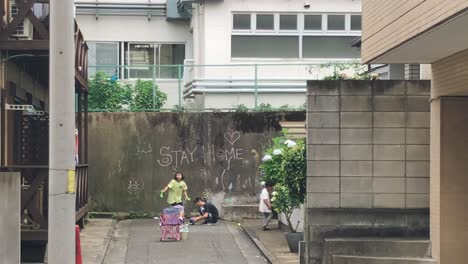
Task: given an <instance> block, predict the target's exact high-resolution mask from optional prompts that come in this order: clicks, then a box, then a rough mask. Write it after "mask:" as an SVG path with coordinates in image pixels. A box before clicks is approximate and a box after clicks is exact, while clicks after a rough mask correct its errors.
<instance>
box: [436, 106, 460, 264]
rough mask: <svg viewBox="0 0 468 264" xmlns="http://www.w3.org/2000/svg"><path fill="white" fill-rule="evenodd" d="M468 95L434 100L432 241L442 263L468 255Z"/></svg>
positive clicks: (455, 262) (453, 263)
mask: <svg viewBox="0 0 468 264" xmlns="http://www.w3.org/2000/svg"><path fill="white" fill-rule="evenodd" d="M467 135H468V97H440V98H438V99H435V100H433V101H432V102H431V241H432V254H433V257H434V258H436V259H438V260H439V263H441V264H445V263H450V264H462V263H466V260H467V259H468V251H467V250H466V249H467V248H468V242H467V241H468V213H467V211H466V204H467V203H468V192H467V191H466V190H467V187H468V177H467V171H468V162H467V161H468V136H467Z"/></svg>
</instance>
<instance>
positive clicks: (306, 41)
mask: <svg viewBox="0 0 468 264" xmlns="http://www.w3.org/2000/svg"><path fill="white" fill-rule="evenodd" d="M75 3H76V14H77V20H78V23H79V24H80V26H81V28H82V29H83V32H84V34H85V37H86V39H87V41H88V43H89V47H90V57H89V65H90V66H91V67H90V70H89V72H90V75H92V74H93V73H94V72H96V71H106V72H107V73H108V74H109V75H116V76H118V77H119V78H120V79H123V80H129V79H130V80H131V79H136V78H150V79H151V78H153V79H156V82H157V84H158V86H159V87H160V89H161V90H162V91H164V92H166V93H168V95H169V101H168V102H167V106H172V105H174V104H177V103H185V104H186V106H189V107H192V108H199V109H206V108H218V109H219V108H233V107H235V106H237V105H246V106H248V107H254V106H258V105H260V104H261V103H264V104H271V105H272V106H278V107H279V106H281V105H289V106H291V107H301V106H302V105H303V104H304V103H305V91H306V80H308V79H319V78H321V77H322V76H324V75H326V74H330V70H332V69H331V67H328V68H327V67H324V66H320V65H319V64H323V63H333V62H346V61H355V60H358V59H359V58H360V48H358V47H352V46H351V42H352V41H353V40H354V39H356V38H358V37H360V35H361V1H360V0H331V1H325V0H321V1H312V2H309V1H297V0H288V1H284V0H272V1H268V2H266V1H262V0H249V1H239V0H225V1H213V0H205V1H177V0H167V1H166V0H150V1H147V0H133V1H113V0H99V1H96V0H76V1H75ZM151 65H156V67H152V66H151Z"/></svg>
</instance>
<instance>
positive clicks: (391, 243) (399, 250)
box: [324, 238, 431, 263]
mask: <svg viewBox="0 0 468 264" xmlns="http://www.w3.org/2000/svg"><path fill="white" fill-rule="evenodd" d="M430 253H431V243H430V241H429V240H427V239H410V238H327V239H325V251H324V255H325V257H326V258H327V261H328V262H327V263H332V262H331V258H332V256H333V255H346V256H369V257H407V258H429V257H430Z"/></svg>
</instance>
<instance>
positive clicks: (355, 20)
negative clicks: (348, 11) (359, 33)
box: [351, 15, 361, 30]
mask: <svg viewBox="0 0 468 264" xmlns="http://www.w3.org/2000/svg"><path fill="white" fill-rule="evenodd" d="M351 30H361V16H360V15H351Z"/></svg>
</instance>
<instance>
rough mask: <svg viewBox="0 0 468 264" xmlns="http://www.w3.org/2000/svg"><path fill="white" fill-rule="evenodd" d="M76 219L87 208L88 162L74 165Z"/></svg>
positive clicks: (84, 212)
mask: <svg viewBox="0 0 468 264" xmlns="http://www.w3.org/2000/svg"><path fill="white" fill-rule="evenodd" d="M75 175H76V207H75V208H76V220H77V221H78V220H79V219H81V218H82V217H83V216H84V215H85V214H86V213H87V212H88V210H89V200H88V197H89V192H88V164H80V165H77V166H76V171H75Z"/></svg>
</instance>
